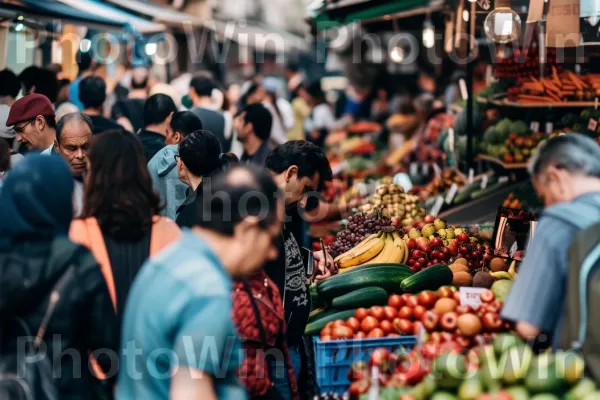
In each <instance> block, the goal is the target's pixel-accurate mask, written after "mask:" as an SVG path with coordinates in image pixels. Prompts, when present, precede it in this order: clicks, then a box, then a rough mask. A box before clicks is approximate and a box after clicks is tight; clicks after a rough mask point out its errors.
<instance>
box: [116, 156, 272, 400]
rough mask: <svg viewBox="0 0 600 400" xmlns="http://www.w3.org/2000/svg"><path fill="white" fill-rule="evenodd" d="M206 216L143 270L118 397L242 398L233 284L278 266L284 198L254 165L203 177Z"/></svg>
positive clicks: (133, 297)
mask: <svg viewBox="0 0 600 400" xmlns="http://www.w3.org/2000/svg"><path fill="white" fill-rule="evenodd" d="M199 206H202V207H204V208H205V209H209V210H210V212H203V213H197V214H198V215H202V219H200V220H198V221H197V225H196V226H195V227H194V228H193V229H192V230H186V231H184V233H183V235H182V237H181V239H180V240H179V241H178V242H177V243H175V244H174V245H172V246H171V247H170V248H168V249H165V251H164V252H162V253H161V254H159V255H158V256H156V257H155V258H153V259H152V260H150V261H149V262H147V263H146V264H145V265H144V266H143V267H142V269H141V271H140V272H139V275H138V277H137V278H136V280H135V282H134V284H133V286H132V288H131V291H130V294H129V298H128V302H127V306H126V310H125V315H124V322H123V334H122V344H121V347H122V350H123V352H122V354H121V360H120V368H119V377H118V384H117V398H118V399H122V400H134V399H144V400H154V399H156V400H158V399H185V400H187V399H203V400H204V399H231V400H238V399H245V398H246V393H245V390H244V388H243V387H242V386H241V384H240V383H239V382H238V380H237V379H236V370H237V368H238V366H239V365H240V363H241V361H242V354H241V347H240V343H239V340H238V338H237V335H236V332H235V327H234V324H233V322H232V318H231V298H232V292H231V290H232V289H231V287H232V277H243V276H248V275H251V274H252V273H254V272H255V271H256V270H257V269H259V268H261V267H262V266H263V264H264V263H265V261H268V260H272V259H274V258H276V257H277V248H276V247H275V245H274V239H275V238H276V237H277V236H278V235H279V233H280V231H281V221H282V220H283V199H282V196H281V195H280V192H279V191H278V189H277V186H276V185H275V183H274V182H273V180H272V179H271V177H270V176H269V175H268V174H267V173H266V172H265V171H264V170H263V169H262V168H259V167H255V166H240V167H235V168H232V169H230V170H229V171H227V172H225V173H222V174H221V175H219V176H217V177H215V178H212V179H211V178H207V182H205V191H204V194H203V203H200V204H199Z"/></svg>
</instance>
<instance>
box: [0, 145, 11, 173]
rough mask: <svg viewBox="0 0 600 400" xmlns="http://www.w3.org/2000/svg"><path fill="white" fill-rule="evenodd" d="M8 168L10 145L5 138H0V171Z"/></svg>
mask: <svg viewBox="0 0 600 400" xmlns="http://www.w3.org/2000/svg"><path fill="white" fill-rule="evenodd" d="M9 169H10V147H9V146H8V142H7V141H6V140H2V139H0V172H6V171H8V170H9Z"/></svg>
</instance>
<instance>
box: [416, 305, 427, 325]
mask: <svg viewBox="0 0 600 400" xmlns="http://www.w3.org/2000/svg"><path fill="white" fill-rule="evenodd" d="M426 312H427V309H426V308H425V307H423V306H421V305H418V306H416V307H415V308H413V315H414V317H415V321H420V320H421V319H422V318H423V315H425V313H426Z"/></svg>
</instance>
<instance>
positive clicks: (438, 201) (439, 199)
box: [430, 196, 444, 217]
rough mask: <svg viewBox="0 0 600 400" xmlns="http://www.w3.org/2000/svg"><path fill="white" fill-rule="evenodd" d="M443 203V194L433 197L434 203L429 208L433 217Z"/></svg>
mask: <svg viewBox="0 0 600 400" xmlns="http://www.w3.org/2000/svg"><path fill="white" fill-rule="evenodd" d="M443 205H444V196H438V197H437V199H435V204H434V205H433V208H432V209H431V213H430V214H431V215H433V216H434V217H437V216H438V214H439V213H440V210H441V209H442V206H443Z"/></svg>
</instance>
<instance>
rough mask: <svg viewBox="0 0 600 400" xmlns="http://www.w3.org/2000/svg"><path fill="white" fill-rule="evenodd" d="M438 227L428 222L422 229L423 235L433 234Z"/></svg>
mask: <svg viewBox="0 0 600 400" xmlns="http://www.w3.org/2000/svg"><path fill="white" fill-rule="evenodd" d="M435 231H436V229H435V226H433V224H431V223H428V224H427V225H425V226H424V227H423V229H421V235H423V236H425V237H429V236H431V235H433V234H434V233H435Z"/></svg>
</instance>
